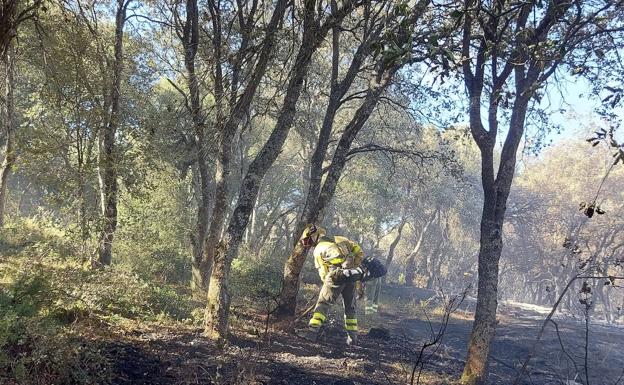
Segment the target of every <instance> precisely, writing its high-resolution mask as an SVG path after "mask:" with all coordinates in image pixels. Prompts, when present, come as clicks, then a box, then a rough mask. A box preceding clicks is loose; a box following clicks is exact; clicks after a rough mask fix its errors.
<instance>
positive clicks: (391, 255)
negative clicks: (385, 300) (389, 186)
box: [373, 217, 407, 305]
mask: <svg viewBox="0 0 624 385" xmlns="http://www.w3.org/2000/svg"><path fill="white" fill-rule="evenodd" d="M406 224H407V220H406V219H405V217H403V218H401V223H400V224H399V227H398V229H397V236H396V238H394V240H393V241H392V243H391V244H390V247H389V248H388V256H387V257H386V263H385V266H386V271H388V270H389V269H390V265H392V261H393V260H394V251H395V250H396V247H397V246H398V244H399V242H400V241H401V236H402V234H403V228H405V225H406ZM386 276H387V275H384V276H383V277H381V278H380V279H379V281H378V282H377V285H375V292H374V293H373V303H374V304H375V305H379V296H380V295H381V290H382V289H383V286H384V285H385V284H386Z"/></svg>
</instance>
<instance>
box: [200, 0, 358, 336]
mask: <svg viewBox="0 0 624 385" xmlns="http://www.w3.org/2000/svg"><path fill="white" fill-rule="evenodd" d="M315 3H316V2H315V1H314V0H306V1H305V15H304V32H303V40H302V43H301V46H300V48H299V52H298V53H297V57H296V59H295V63H294V68H293V75H292V77H291V79H290V80H289V82H288V87H287V90H286V96H285V97H284V104H283V106H282V109H281V111H280V114H279V117H278V119H277V122H276V125H275V128H274V129H273V132H272V133H271V135H270V137H269V139H268V141H267V142H266V143H265V144H264V146H263V147H262V149H261V150H260V152H259V153H258V155H257V156H256V157H255V159H254V160H253V161H252V162H251V164H250V165H249V169H248V171H247V174H246V175H245V177H244V178H243V182H242V185H241V188H240V191H239V195H238V202H237V205H236V208H235V209H234V213H233V214H232V218H231V219H230V222H229V225H228V230H227V231H226V234H225V236H224V237H223V239H222V241H221V242H220V243H219V245H218V248H217V252H216V253H215V266H214V268H213V273H212V275H211V278H210V287H209V290H208V305H207V307H206V317H205V320H206V329H205V331H206V334H207V335H208V336H209V337H210V338H213V339H221V338H225V337H226V332H227V323H228V318H229V305H230V303H229V294H228V282H227V281H228V276H229V272H230V265H231V262H232V260H233V259H234V257H235V256H236V254H237V252H238V247H239V245H240V242H241V240H242V236H243V233H244V231H245V229H246V227H247V224H248V222H249V216H250V214H251V210H252V209H253V205H254V201H255V200H256V197H257V194H258V191H259V189H260V184H261V182H262V179H263V178H264V176H265V175H266V173H267V171H268V169H269V168H270V167H271V165H272V164H273V163H274V162H275V160H276V159H277V156H278V155H279V153H280V151H281V149H282V147H283V145H284V142H285V141H286V137H287V136H288V132H289V130H290V127H291V125H292V122H293V119H294V116H295V112H296V105H297V101H298V100H299V96H300V94H301V89H302V87H303V80H304V78H305V76H306V74H307V70H308V66H309V64H310V61H311V59H312V54H313V53H314V52H315V51H316V49H317V48H318V47H319V45H320V44H321V42H322V41H323V40H324V38H325V36H326V35H327V33H328V32H329V29H330V28H331V26H332V25H333V23H340V22H341V20H342V19H343V18H344V17H345V16H346V15H347V14H348V13H350V12H351V9H352V7H353V5H354V3H353V2H351V1H347V2H345V4H344V5H343V8H341V9H340V10H338V11H337V12H336V13H334V14H333V16H332V17H333V20H331V23H332V24H330V23H329V22H327V23H325V24H324V25H322V26H319V25H318V23H317V21H316V20H315Z"/></svg>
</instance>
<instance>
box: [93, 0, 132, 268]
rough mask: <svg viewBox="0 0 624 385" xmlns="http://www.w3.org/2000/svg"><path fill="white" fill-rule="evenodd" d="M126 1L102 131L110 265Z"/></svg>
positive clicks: (102, 254)
mask: <svg viewBox="0 0 624 385" xmlns="http://www.w3.org/2000/svg"><path fill="white" fill-rule="evenodd" d="M127 6H128V2H126V0H118V1H117V15H116V21H115V60H114V63H113V81H112V84H111V88H110V113H109V116H108V119H107V122H106V124H105V126H104V127H102V131H101V133H100V140H99V146H100V161H99V178H100V189H101V205H102V215H103V229H102V234H101V236H100V249H99V263H100V264H103V265H110V264H111V261H112V248H113V236H114V234H115V230H116V229H117V192H118V191H117V190H118V186H117V166H118V163H119V159H118V154H117V150H116V148H115V134H116V132H117V129H118V128H119V121H120V116H119V115H120V112H119V107H120V98H121V76H122V70H123V29H124V24H125V22H126V9H127Z"/></svg>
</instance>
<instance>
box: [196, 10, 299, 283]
mask: <svg viewBox="0 0 624 385" xmlns="http://www.w3.org/2000/svg"><path fill="white" fill-rule="evenodd" d="M287 5H288V2H287V1H285V0H280V1H278V2H277V3H276V6H275V10H274V11H273V14H272V16H271V20H270V22H269V25H268V26H267V34H266V37H265V40H264V42H263V43H262V49H261V52H260V54H259V56H258V62H257V63H256V65H255V67H254V69H253V74H252V76H251V80H250V81H249V83H248V84H247V87H246V88H245V90H244V92H243V93H242V95H241V97H240V98H238V100H235V99H236V97H235V95H236V93H235V92H234V91H233V92H232V96H231V98H230V99H231V102H233V103H234V105H233V106H231V111H230V114H229V116H227V119H226V117H225V116H223V106H222V100H223V99H224V88H223V75H222V68H221V64H220V62H221V40H222V39H221V24H220V14H221V9H220V8H219V5H218V4H216V3H214V2H212V1H211V2H209V9H210V12H211V16H212V21H213V29H214V30H215V31H214V36H213V48H214V50H215V52H216V53H217V55H216V56H217V57H216V58H215V99H216V105H217V115H218V117H217V124H218V125H219V126H220V127H219V133H220V137H219V150H218V154H217V173H216V194H215V204H214V209H213V212H212V218H211V221H210V227H209V229H208V233H207V237H206V241H205V256H204V258H205V259H206V263H207V264H208V265H210V266H211V265H212V263H213V261H214V258H215V255H216V253H217V247H218V241H219V238H221V237H222V235H223V227H224V224H225V223H226V220H227V215H228V208H229V207H230V205H229V203H230V189H229V186H230V175H231V171H232V170H231V169H232V161H233V143H234V139H235V136H236V132H237V130H238V127H239V125H240V123H241V121H242V120H243V119H244V117H245V116H246V115H247V113H248V111H249V108H250V107H251V103H252V101H253V98H254V96H255V94H256V91H257V89H258V86H259V85H260V81H261V80H262V77H263V76H264V74H265V72H266V70H267V68H268V64H269V60H270V58H271V54H272V53H273V50H274V47H275V43H276V39H277V32H278V29H279V23H280V21H281V20H282V18H283V15H284V13H285V12H286V8H287ZM240 6H241V4H240V3H239V7H240ZM239 11H241V10H239ZM241 28H242V29H244V28H245V27H243V26H241ZM243 32H244V33H248V32H249V31H243ZM245 36H247V38H248V35H245ZM247 38H246V39H245V41H244V42H243V44H242V47H241V49H244V48H245V47H246V45H247V43H246V42H247ZM239 55H242V52H241V51H239ZM240 57H241V56H239V58H240ZM235 71H237V72H236V73H238V69H236V70H235ZM235 78H236V76H235ZM237 81H238V80H237V79H234V82H237ZM223 120H225V122H224V123H221V121H223ZM206 273H207V274H208V275H209V274H210V268H208V271H206Z"/></svg>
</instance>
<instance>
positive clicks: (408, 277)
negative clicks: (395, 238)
mask: <svg viewBox="0 0 624 385" xmlns="http://www.w3.org/2000/svg"><path fill="white" fill-rule="evenodd" d="M438 211H439V209H436V210H435V211H434V212H433V214H431V216H430V217H429V218H428V219H427V220H426V221H425V223H424V224H423V227H422V229H421V230H420V234H418V239H417V240H416V244H415V245H414V248H413V249H412V252H411V253H410V255H409V257H408V258H407V261H406V262H405V285H406V286H413V285H414V277H415V275H416V264H415V263H414V262H415V260H416V256H417V255H418V252H419V251H420V247H421V246H422V242H423V240H424V239H425V235H426V234H427V230H429V227H430V226H431V224H432V223H433V221H435V218H436V216H437V215H438Z"/></svg>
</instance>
